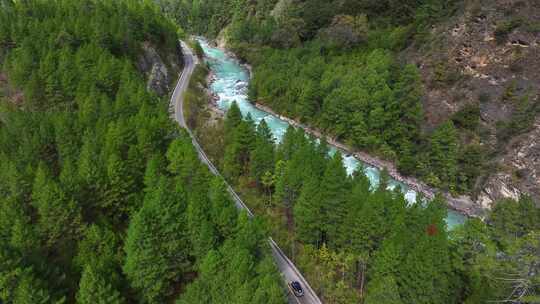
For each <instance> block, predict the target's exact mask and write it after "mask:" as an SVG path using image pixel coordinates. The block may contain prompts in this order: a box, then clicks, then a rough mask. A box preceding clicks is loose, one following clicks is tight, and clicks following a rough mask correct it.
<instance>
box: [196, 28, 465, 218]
mask: <svg viewBox="0 0 540 304" xmlns="http://www.w3.org/2000/svg"><path fill="white" fill-rule="evenodd" d="M199 42H200V44H201V46H202V48H203V50H204V53H205V57H206V59H205V60H206V62H207V63H208V64H209V66H210V70H211V72H212V75H213V79H212V80H213V81H212V82H211V84H210V91H211V92H212V94H214V95H215V96H216V97H217V100H216V103H217V105H218V107H219V108H220V109H221V110H223V111H226V110H227V109H228V108H229V106H230V105H231V104H232V102H234V101H236V103H237V104H238V107H239V108H240V111H241V112H242V114H243V115H244V116H245V115H247V114H250V115H251V117H252V118H253V120H254V121H255V123H256V124H258V123H259V122H260V121H261V120H263V119H264V120H265V121H266V123H267V124H268V127H269V128H270V130H272V133H273V135H274V137H275V139H276V141H277V142H279V141H281V139H282V138H283V135H284V134H285V132H286V131H287V128H288V127H289V123H288V122H286V121H285V120H282V119H280V118H279V117H277V116H275V115H272V114H270V113H268V112H265V111H262V110H260V109H258V108H257V107H255V106H254V105H253V104H251V103H250V102H249V101H248V96H247V86H248V83H249V79H250V73H249V70H248V69H247V68H246V67H245V66H244V65H242V64H241V63H240V62H239V61H238V60H237V59H236V58H235V57H234V56H233V55H232V54H229V53H228V52H226V51H225V50H223V49H220V48H217V47H214V46H211V45H210V44H209V43H208V42H207V41H205V40H202V39H201V40H199ZM329 147H330V153H332V154H333V153H336V151H337V148H336V147H333V146H330V145H329ZM343 163H344V165H345V168H346V169H347V172H348V173H349V174H352V173H353V172H354V171H356V170H358V169H360V168H361V169H362V171H363V172H364V173H365V174H366V176H367V177H368V178H369V180H370V181H371V184H372V185H373V187H376V186H377V185H378V183H379V177H380V171H379V169H377V168H375V167H373V166H370V165H368V164H366V163H363V162H362V161H360V160H358V159H356V158H355V157H354V156H352V155H346V154H343ZM388 187H389V188H390V189H393V188H395V187H400V189H401V190H402V192H403V193H404V195H405V198H406V199H407V200H408V201H409V202H411V203H414V202H416V197H417V193H416V192H415V191H414V190H412V189H410V188H409V187H407V186H406V185H405V184H403V183H401V182H398V181H396V180H393V179H391V180H390V181H389V186H388ZM465 219H466V218H465V216H464V215H462V214H459V213H457V212H456V211H453V210H451V209H449V210H448V216H447V218H446V223H447V225H448V228H449V229H452V228H453V227H456V226H457V225H461V224H462V223H463V222H464V221H465Z"/></svg>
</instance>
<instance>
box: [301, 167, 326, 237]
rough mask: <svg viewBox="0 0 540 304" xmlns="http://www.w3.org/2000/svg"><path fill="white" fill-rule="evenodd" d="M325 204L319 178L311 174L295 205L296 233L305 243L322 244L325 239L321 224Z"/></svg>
mask: <svg viewBox="0 0 540 304" xmlns="http://www.w3.org/2000/svg"><path fill="white" fill-rule="evenodd" d="M323 204H324V201H322V200H321V185H320V183H319V180H318V178H317V177H315V176H311V177H309V178H308V180H307V181H306V183H305V184H304V186H303V187H302V192H301V193H300V197H299V198H298V201H297V202H296V204H295V205H294V222H295V224H296V226H295V229H296V234H297V237H298V239H299V240H300V241H302V242H303V243H305V244H313V245H320V243H321V242H322V241H323V235H324V231H323V227H322V225H321V224H322V223H323V222H324V220H325V214H324V213H323V210H324V209H323V208H324V206H323Z"/></svg>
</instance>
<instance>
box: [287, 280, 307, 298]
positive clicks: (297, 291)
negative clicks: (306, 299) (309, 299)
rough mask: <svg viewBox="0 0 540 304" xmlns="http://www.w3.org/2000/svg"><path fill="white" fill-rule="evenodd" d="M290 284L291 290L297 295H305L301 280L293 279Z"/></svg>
mask: <svg viewBox="0 0 540 304" xmlns="http://www.w3.org/2000/svg"><path fill="white" fill-rule="evenodd" d="M289 286H290V287H291V290H292V291H293V293H294V295H295V296H297V297H302V296H303V295H304V290H303V289H302V285H300V282H298V281H292V282H290V283H289Z"/></svg>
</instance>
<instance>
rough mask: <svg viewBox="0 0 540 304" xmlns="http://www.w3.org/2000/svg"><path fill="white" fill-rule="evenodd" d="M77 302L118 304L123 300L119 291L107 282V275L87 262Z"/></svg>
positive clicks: (85, 303)
mask: <svg viewBox="0 0 540 304" xmlns="http://www.w3.org/2000/svg"><path fill="white" fill-rule="evenodd" d="M77 303H79V304H90V303H99V304H120V303H125V301H124V299H123V298H122V296H121V295H120V293H119V292H118V291H117V290H115V289H114V288H113V287H112V286H111V284H110V283H108V282H107V277H104V276H103V275H102V274H101V273H99V271H97V270H96V269H95V268H94V266H92V265H91V264H88V265H87V266H85V268H84V270H83V272H82V277H81V281H80V283H79V291H78V293H77Z"/></svg>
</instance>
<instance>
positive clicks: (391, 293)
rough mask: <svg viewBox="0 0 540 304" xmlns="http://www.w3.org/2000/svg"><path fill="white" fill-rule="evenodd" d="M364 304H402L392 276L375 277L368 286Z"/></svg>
mask: <svg viewBox="0 0 540 304" xmlns="http://www.w3.org/2000/svg"><path fill="white" fill-rule="evenodd" d="M367 289H368V292H367V296H366V299H365V302H364V303H366V304H402V303H404V302H403V301H401V298H400V296H399V290H398V286H397V283H396V280H395V279H394V277H393V276H392V275H388V276H383V277H375V278H373V279H372V280H371V281H370V282H369V284H368V287H367Z"/></svg>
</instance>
